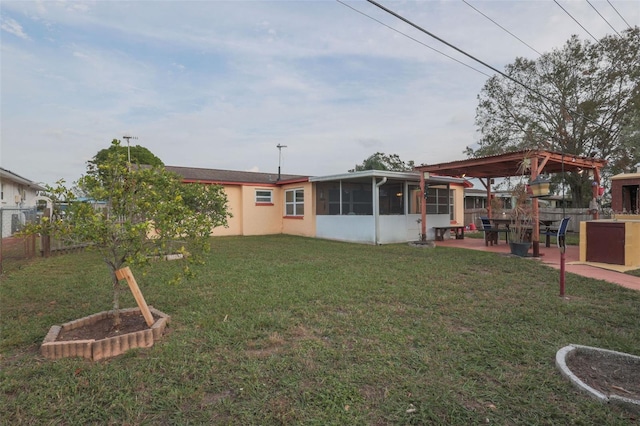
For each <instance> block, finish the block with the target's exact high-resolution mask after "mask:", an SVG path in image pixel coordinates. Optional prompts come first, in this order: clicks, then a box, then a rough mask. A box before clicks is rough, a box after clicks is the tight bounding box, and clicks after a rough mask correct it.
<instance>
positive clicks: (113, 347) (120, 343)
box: [40, 306, 171, 361]
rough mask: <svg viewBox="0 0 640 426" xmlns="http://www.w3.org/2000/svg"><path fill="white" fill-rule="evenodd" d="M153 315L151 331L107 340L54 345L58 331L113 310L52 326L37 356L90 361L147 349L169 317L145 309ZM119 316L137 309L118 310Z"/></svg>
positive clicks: (111, 314)
mask: <svg viewBox="0 0 640 426" xmlns="http://www.w3.org/2000/svg"><path fill="white" fill-rule="evenodd" d="M149 309H150V310H151V312H152V313H153V315H154V316H157V317H159V318H158V319H157V320H156V322H154V323H153V325H152V326H151V328H148V329H146V330H141V331H137V332H134V333H126V334H122V335H120V336H115V337H108V338H106V339H100V340H94V339H91V340H69V341H60V342H57V341H56V339H57V338H58V336H59V335H60V332H61V331H62V330H73V329H75V328H79V327H82V326H84V325H88V324H94V323H96V322H98V321H100V320H101V319H104V318H111V317H113V314H114V311H103V312H100V313H97V314H94V315H89V316H88V317H84V318H80V319H77V320H75V321H70V322H67V323H65V324H62V325H54V326H52V327H51V328H50V329H49V332H48V333H47V335H46V336H45V338H44V340H43V341H42V345H41V346H40V353H41V354H42V356H44V357H45V358H48V359H59V358H67V357H72V356H78V357H82V358H87V359H90V360H92V361H98V360H101V359H105V358H110V357H114V356H118V355H121V354H123V353H125V352H126V351H128V350H129V349H133V348H149V347H151V346H153V343H154V342H155V341H157V340H159V339H160V338H161V337H162V335H163V334H164V330H165V328H166V326H167V324H169V321H170V320H171V317H170V316H169V315H167V314H165V313H163V312H160V311H159V310H157V309H154V308H153V307H151V306H150V307H149ZM120 312H121V313H122V314H127V313H131V312H138V313H139V312H140V309H139V308H129V309H121V310H120Z"/></svg>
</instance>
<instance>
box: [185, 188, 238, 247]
mask: <svg viewBox="0 0 640 426" xmlns="http://www.w3.org/2000/svg"><path fill="white" fill-rule="evenodd" d="M188 185H198V184H188ZM224 192H225V193H226V194H227V210H228V211H229V212H230V213H231V214H233V217H231V218H229V219H227V222H228V223H229V227H228V228H224V227H222V226H219V227H217V228H214V229H213V232H211V235H213V236H215V237H220V236H223V235H243V229H242V187H241V186H238V185H225V186H224Z"/></svg>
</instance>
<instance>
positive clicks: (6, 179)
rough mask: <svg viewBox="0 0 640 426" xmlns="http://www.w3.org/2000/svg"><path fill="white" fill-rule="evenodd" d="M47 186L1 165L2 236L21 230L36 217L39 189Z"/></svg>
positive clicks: (0, 221) (0, 205)
mask: <svg viewBox="0 0 640 426" xmlns="http://www.w3.org/2000/svg"><path fill="white" fill-rule="evenodd" d="M44 190H45V188H43V187H42V186H40V185H38V184H37V183H35V182H32V181H30V180H29V179H26V178H24V177H22V176H20V175H18V174H16V173H13V172H12V171H10V170H7V169H4V168H2V167H0V211H1V214H0V229H2V238H5V237H9V236H11V235H13V234H14V233H16V232H17V231H19V230H20V229H21V228H22V226H23V225H24V224H25V223H26V221H27V220H30V218H32V217H35V210H36V201H37V197H38V191H44Z"/></svg>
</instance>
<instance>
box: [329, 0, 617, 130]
mask: <svg viewBox="0 0 640 426" xmlns="http://www.w3.org/2000/svg"><path fill="white" fill-rule="evenodd" d="M337 1H340V0H337ZM554 1H555V0H554ZM367 2H369V3H371V4H373V5H374V6H376V7H378V8H379V9H382V10H383V11H385V12H387V13H388V14H390V15H392V16H394V17H396V18H397V19H399V20H401V21H403V22H405V23H406V24H408V25H410V26H412V27H414V28H415V29H417V30H418V31H420V32H423V33H425V34H427V35H428V36H430V37H432V38H435V39H436V40H438V41H439V42H441V43H443V44H445V45H447V46H449V47H450V48H452V49H454V50H456V51H458V52H460V53H462V54H463V55H465V56H467V57H468V58H471V59H473V60H474V61H476V62H478V63H480V64H481V65H484V66H485V67H487V68H489V69H490V70H492V71H493V72H495V73H497V74H500V75H501V76H503V77H504V78H506V79H508V80H511V81H512V82H514V83H516V84H517V85H519V86H522V87H524V88H525V89H526V90H528V91H529V92H530V93H533V94H534V95H536V96H538V97H540V98H541V99H544V100H546V101H548V102H551V103H552V104H555V105H559V106H560V108H562V109H563V110H564V111H567V112H568V113H571V114H574V115H576V116H579V117H582V118H583V119H585V120H586V121H588V122H590V123H592V124H595V125H596V126H598V127H600V128H602V129H604V130H608V129H607V128H605V127H604V126H603V125H602V124H600V123H598V122H596V121H594V120H592V119H590V118H589V117H587V116H586V115H584V114H582V113H580V112H579V111H575V110H571V109H569V108H567V106H566V105H564V104H563V103H558V102H557V101H556V100H555V99H552V98H550V97H549V96H547V95H544V94H542V93H540V92H538V91H537V90H535V89H533V88H531V87H529V86H527V85H526V84H525V83H523V82H521V81H519V80H516V79H515V78H513V77H511V76H510V75H507V74H505V73H503V72H502V71H500V70H498V69H497V68H495V67H493V66H491V65H489V64H487V63H486V62H483V61H481V60H480V59H478V58H476V57H475V56H473V55H471V54H469V53H467V52H465V51H464V50H462V49H460V48H459V47H457V46H454V45H453V44H451V43H449V42H448V41H446V40H444V39H442V38H440V37H438V36H437V35H435V34H433V33H431V32H429V31H427V30H426V29H424V28H422V27H421V26H419V25H417V24H414V23H413V22H411V21H410V20H408V19H407V18H405V17H404V16H401V15H399V14H397V13H396V12H394V11H393V10H390V9H388V8H386V7H384V6H383V5H381V4H380V3H377V2H376V1H374V0H367Z"/></svg>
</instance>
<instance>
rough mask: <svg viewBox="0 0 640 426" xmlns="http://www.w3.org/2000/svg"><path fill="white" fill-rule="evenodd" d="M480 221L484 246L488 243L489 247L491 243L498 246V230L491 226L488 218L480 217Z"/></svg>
mask: <svg viewBox="0 0 640 426" xmlns="http://www.w3.org/2000/svg"><path fill="white" fill-rule="evenodd" d="M480 221H481V222H482V230H483V231H484V245H485V246H488V245H489V243H491V245H493V243H495V244H496V245H498V233H499V230H498V229H499V228H497V227H495V226H493V225H491V221H490V220H489V218H488V217H481V218H480Z"/></svg>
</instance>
